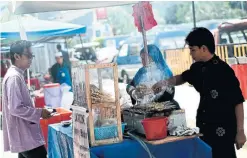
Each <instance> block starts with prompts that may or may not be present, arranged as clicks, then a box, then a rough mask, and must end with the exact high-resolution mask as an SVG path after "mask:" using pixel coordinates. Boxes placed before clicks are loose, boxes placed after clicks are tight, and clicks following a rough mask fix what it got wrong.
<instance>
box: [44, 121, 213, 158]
mask: <svg viewBox="0 0 247 158" xmlns="http://www.w3.org/2000/svg"><path fill="white" fill-rule="evenodd" d="M147 145H148V148H149V150H150V151H151V153H152V154H153V155H154V156H155V158H212V154H211V148H210V147H209V146H208V145H207V144H206V143H204V142H203V141H202V140H200V139H199V138H193V139H187V140H182V141H177V142H171V143H166V144H161V145H150V144H147ZM48 155H49V158H73V138H72V126H69V127H62V126H61V125H60V124H53V125H50V126H49V129H48ZM90 156H91V158H116V157H117V158H149V157H148V153H147V152H146V151H145V150H144V149H143V148H142V146H141V145H140V144H139V143H138V142H137V141H135V140H128V139H125V140H124V141H123V142H121V143H117V144H111V145H104V146H97V147H91V148H90Z"/></svg>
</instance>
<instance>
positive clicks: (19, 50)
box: [9, 40, 32, 64]
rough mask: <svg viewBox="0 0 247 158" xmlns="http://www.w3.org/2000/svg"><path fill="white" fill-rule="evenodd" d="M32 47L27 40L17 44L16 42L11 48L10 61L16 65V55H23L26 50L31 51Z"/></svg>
mask: <svg viewBox="0 0 247 158" xmlns="http://www.w3.org/2000/svg"><path fill="white" fill-rule="evenodd" d="M31 46H32V43H31V42H29V41H26V40H20V41H17V42H14V43H12V44H11V46H10V52H9V55H10V60H11V62H12V64H14V63H15V57H14V55H15V54H18V55H22V54H23V53H24V50H25V49H29V48H30V47H31Z"/></svg>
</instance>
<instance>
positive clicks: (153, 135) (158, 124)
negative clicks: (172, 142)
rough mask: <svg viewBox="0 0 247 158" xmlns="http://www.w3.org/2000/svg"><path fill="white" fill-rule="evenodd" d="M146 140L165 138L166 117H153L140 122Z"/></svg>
mask: <svg viewBox="0 0 247 158" xmlns="http://www.w3.org/2000/svg"><path fill="white" fill-rule="evenodd" d="M142 125H143V128H144V131H145V134H146V139H147V140H158V139H163V138H166V137H167V117H153V118H147V119H144V120H142Z"/></svg>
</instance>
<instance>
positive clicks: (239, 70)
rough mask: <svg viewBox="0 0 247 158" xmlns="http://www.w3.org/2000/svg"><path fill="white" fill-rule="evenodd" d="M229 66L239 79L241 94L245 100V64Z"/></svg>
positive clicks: (246, 68) (246, 85)
mask: <svg viewBox="0 0 247 158" xmlns="http://www.w3.org/2000/svg"><path fill="white" fill-rule="evenodd" d="M231 67H232V69H233V70H234V72H235V75H236V77H237V78H238V80H239V83H240V88H241V90H242V93H243V96H244V98H245V99H246V100H247V64H238V65H232V66H231Z"/></svg>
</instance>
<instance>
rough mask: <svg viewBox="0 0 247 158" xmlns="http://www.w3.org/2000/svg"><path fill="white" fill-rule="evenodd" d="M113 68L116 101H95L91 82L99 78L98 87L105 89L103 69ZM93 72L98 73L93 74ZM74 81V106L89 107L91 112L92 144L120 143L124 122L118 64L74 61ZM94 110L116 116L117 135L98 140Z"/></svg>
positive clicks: (90, 129) (104, 114)
mask: <svg viewBox="0 0 247 158" xmlns="http://www.w3.org/2000/svg"><path fill="white" fill-rule="evenodd" d="M104 69H107V70H109V69H110V70H112V74H111V75H112V76H111V77H112V78H113V81H114V85H112V86H113V87H114V92H115V99H114V102H107V103H106V102H100V103H93V102H92V98H91V86H90V84H91V83H92V82H94V81H95V80H97V82H98V86H97V87H98V88H99V89H100V91H103V87H104V85H103V83H102V81H103V78H104V77H103V75H102V72H104V71H103V70H104ZM92 74H94V75H95V74H97V75H96V76H97V77H96V76H93V75H92ZM72 83H73V91H74V106H80V107H84V108H86V109H88V112H89V119H88V121H89V122H88V123H89V133H90V142H91V146H98V145H104V144H112V143H118V142H121V141H122V140H123V136H122V124H121V112H120V101H119V88H118V70H117V64H115V63H110V64H96V65H83V64H80V63H73V67H72ZM93 111H100V116H101V118H108V117H110V118H114V119H116V120H117V132H118V134H117V137H116V138H112V139H105V140H96V139H95V132H94V128H95V125H94V113H93Z"/></svg>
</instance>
